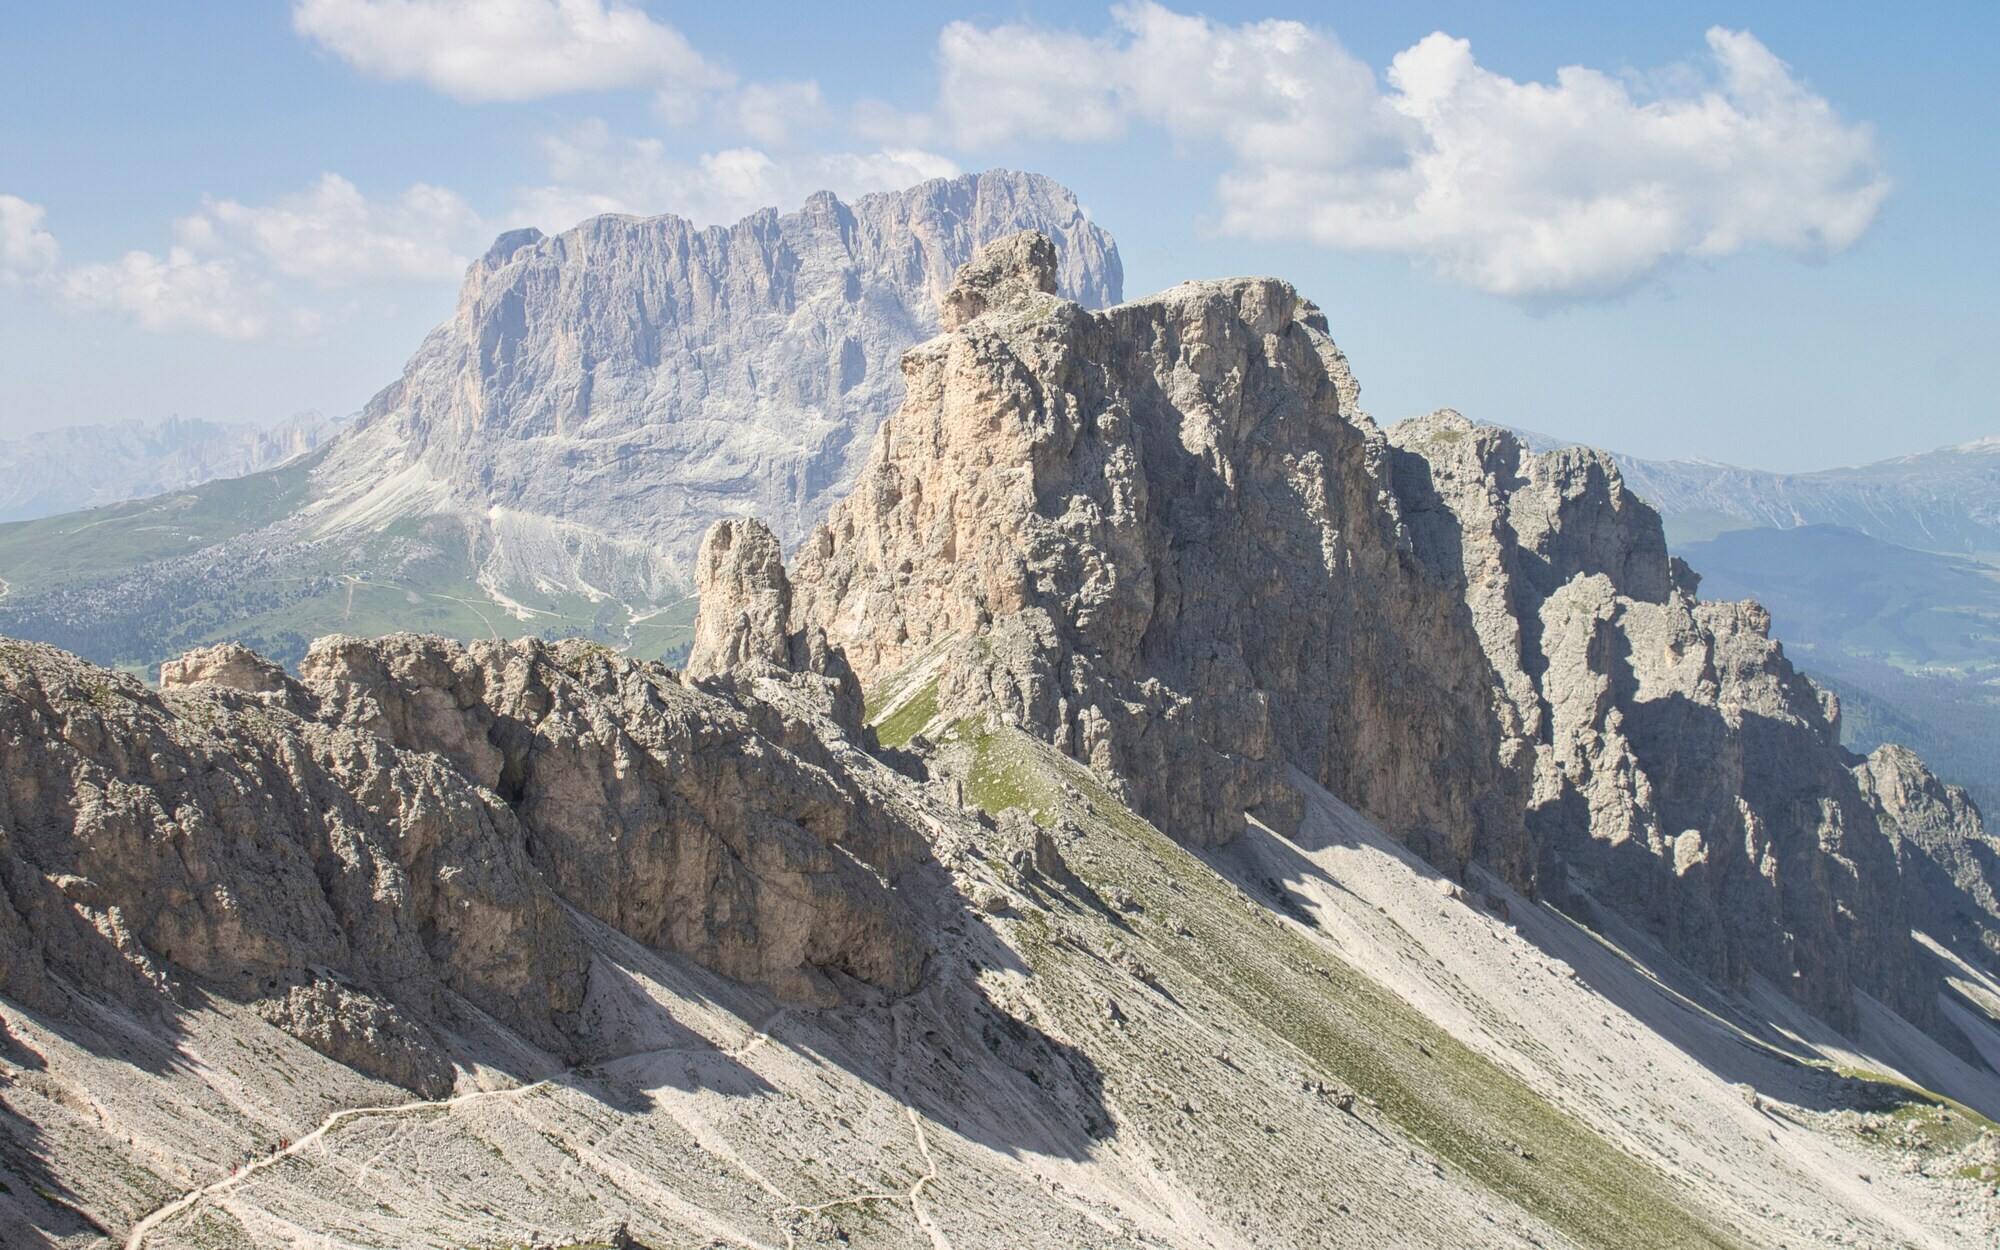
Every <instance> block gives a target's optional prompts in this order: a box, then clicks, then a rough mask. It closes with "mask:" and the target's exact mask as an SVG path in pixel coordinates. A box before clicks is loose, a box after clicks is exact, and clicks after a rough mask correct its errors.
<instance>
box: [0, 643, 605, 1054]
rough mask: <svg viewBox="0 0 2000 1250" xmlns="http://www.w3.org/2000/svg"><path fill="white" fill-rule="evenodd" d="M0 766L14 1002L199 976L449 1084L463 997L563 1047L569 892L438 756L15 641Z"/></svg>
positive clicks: (144, 987) (510, 820) (1, 711)
mask: <svg viewBox="0 0 2000 1250" xmlns="http://www.w3.org/2000/svg"><path fill="white" fill-rule="evenodd" d="M0 779H3V780H0V880H4V884H5V888H6V902H7V906H5V907H0V947H4V950H0V970H4V971H0V986H3V987H4V990H5V992H6V994H7V995H8V996H9V997H10V998H14V999H16V1000H18V1001H26V1002H29V1003H40V1004H52V1003H53V1002H54V1001H55V1000H56V996H55V994H54V993H53V990H52V986H51V980H50V979H51V978H52V977H53V978H59V979H61V980H63V981H65V982H67V983H69V984H72V985H77V986H82V987H87V988H88V989H89V990H90V991H91V992H93V993H98V994H104V995H109V996H112V997H115V998H118V999H121V1000H123V1001H124V1002H126V1003H127V1004H128V1005H130V1006H133V1007H135V1008H143V1006H144V1004H145V1003H146V1001H147V1000H148V999H149V998H150V997H151V996H152V995H154V994H158V993H169V994H171V993H174V992H177V990H178V988H179V987H180V986H182V985H183V984H200V985H203V986H207V987H210V988H211V989H212V990H213V991H214V992H217V993H221V994H224V995H227V996H231V997H235V998H238V999H240V1000H243V1001H251V1002H265V1003H270V1004H272V1008H271V1011H270V1016H271V1018H272V1019H273V1020H274V1022H276V1023H279V1024H281V1025H282V1026H283V1027H286V1028H288V1029H290V1030H292V1031H293V1032H295V1033H296V1034H297V1035H298V1036H299V1037H300V1038H301V1039H302V1040H305V1041H307V1042H308V1043H309V1044H314V1045H318V1046H321V1047H323V1048H325V1049H326V1050H327V1052H328V1053H329V1054H332V1055H334V1056H335V1057H336V1058H341V1059H342V1060H343V1061H344V1062H350V1063H351V1064H352V1065H353V1066H355V1067H357V1068H359V1069H360V1070H362V1071H365V1072H369V1073H371V1074H373V1075H377V1076H382V1077H385V1078H387V1079H392V1080H398V1081H401V1082H403V1083H406V1084H408V1085H410V1086H411V1088H414V1089H417V1090H421V1091H434V1090H435V1089H437V1088H438V1086H439V1083H440V1081H442V1082H443V1084H445V1085H447V1086H448V1084H449V1081H448V1080H445V1079H444V1077H443V1076H442V1075H441V1073H442V1072H443V1071H445V1070H447V1068H448V1065H443V1064H442V1063H441V1061H440V1060H439V1058H438V1056H439V1055H440V1054H441V1053H443V1050H444V1047H445V1043H444V1041H443V1035H445V1034H448V1033H449V1032H451V1031H452V1030H453V1029H454V1028H457V1027H462V1026H463V1027H469V1026H470V1025H469V1017H468V1010H467V1006H461V1005H460V1004H461V1003H463V1004H466V1005H469V1007H470V1008H473V1009H476V1010H477V1011H479V1012H483V1013H485V1014H486V1015H488V1016H491V1017H492V1018H494V1019H497V1020H499V1021H501V1022H503V1023H504V1024H506V1025H507V1026H509V1027H511V1028H513V1029H515V1030H516V1031H517V1032H518V1033H519V1034H520V1035H521V1036H523V1037H525V1038H527V1039H529V1040H531V1041H532V1042H534V1043H535V1044H537V1045H539V1046H542V1047H544V1048H545V1049H548V1050H550V1051H553V1052H556V1053H559V1054H560V1053H564V1052H566V1051H567V1050H568V1044H567V1040H566V1038H565V1033H564V1031H565V1027H566V1025H565V1022H566V1020H567V1019H568V1018H569V1016H570V1014H571V1013H572V1012H574V1010H575V1009H576V1007H577V1004H578V1002H579V1001H580V994H581V978H582V974H583V959H582V955H581V953H580V951H579V948H578V947H577V945H576V944H575V942H574V940H573V938H572V936H571V934H570V931H569V925H568V922H567V920H566V919H565V917H564V915H563V912H562V908H561V906H560V904H559V903H558V901H557V900H556V898H555V897H554V896H553V895H551V894H550V893H549V892H548V891H547V889H546V888H544V887H543V886H542V885H541V883H540V881H539V880H538V878H537V876H536V874H535V872H534V869H533V866H532V864H531V861H530V857H529V853H528V846H527V840H526V837H525V834H524V831H523V830H522V828H521V824H520V822H519V821H518V820H516V819H515V817H514V814H513V813H512V812H511V811H509V810H508V809H507V807H506V806H505V805H504V804H503V803H501V802H500V801H499V800H498V799H497V798H495V797H494V796H493V795H492V794H491V793H489V792H487V791H484V790H482V789H480V788H479V787H477V786H475V785H473V784H472V783H471V782H470V781H468V780H467V779H466V778H465V777H463V776H461V775H460V774H459V773H458V772H457V771H456V770H454V769H453V768H452V767H451V766H450V765H449V764H448V763H447V762H446V761H445V760H444V759H442V758H440V757H438V756H434V755H428V754H424V753H420V752H409V751H403V750H399V749H397V748H396V747H394V746H392V745H391V744H389V743H387V742H385V741H383V740H382V739H381V738H379V737H377V736H375V735H374V734H370V733H366V732H361V731H357V730H354V729H349V728H342V727H337V726H332V725H326V724H320V723H315V722H312V721H307V720H303V719H301V718H299V717H297V716H295V715H292V714H291V713H289V712H285V711H282V710H279V709H276V708H273V707H271V706H269V705H267V704H266V703H264V702H262V701H260V700H259V699H257V698H255V697H251V696H244V695H242V694H241V693H239V692H237V691H235V690H232V689H229V688H227V687H224V686H214V685H204V686H201V687H198V688H192V689H183V690H179V691H174V692H170V693H167V694H165V695H157V694H153V693H152V692H150V691H148V690H147V689H146V688H145V687H144V686H142V685H140V684H138V683H137V682H135V681H133V680H131V679H130V678H126V677H122V676H118V675H115V674H112V673H109V672H106V671H105V670H102V669H97V668H94V667H92V666H90V665H87V664H84V663H82V662H81V661H78V660H76V659H74V658H73V657H70V656H66V655H64V654H62V653H61V652H58V651H55V650H54V649H53V648H48V647H41V646H34V645H27V644H19V643H8V644H5V648H4V653H0ZM447 869H448V870H447ZM350 986H351V987H353V988H352V989H349V988H347V987H350ZM364 1003H365V1005H366V1009H365V1011H364V1010H357V1008H358V1007H359V1006H361V1005H362V1004H364ZM357 1031H359V1032H363V1033H372V1034H375V1035H378V1036H389V1037H393V1038H395V1039H396V1043H395V1044H393V1045H372V1044H371V1045H353V1044H351V1039H352V1037H353V1035H354V1034H355V1033H356V1032H357Z"/></svg>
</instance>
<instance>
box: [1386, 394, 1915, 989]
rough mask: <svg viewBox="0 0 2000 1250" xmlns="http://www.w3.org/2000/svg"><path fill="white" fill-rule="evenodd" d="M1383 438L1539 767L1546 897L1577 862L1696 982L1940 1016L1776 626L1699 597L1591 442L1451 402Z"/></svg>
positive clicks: (1893, 871)
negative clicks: (1751, 983)
mask: <svg viewBox="0 0 2000 1250" xmlns="http://www.w3.org/2000/svg"><path fill="white" fill-rule="evenodd" d="M1389 437H1390V440H1391V441H1392V442H1393V443H1394V444H1395V446H1396V449H1397V450H1396V454H1395V457H1394V465H1395V484H1396V491H1397V496H1398V498H1399V500H1400V501H1401V503H1402V506H1403V510H1404V513H1405V515H1406V516H1407V517H1408V518H1409V522H1410V528H1411V533H1412V536H1413V539H1414V549H1415V551H1416V553H1417V554H1418V556H1419V557H1420V558H1421V559H1422V560H1423V562H1424V564H1425V566H1426V567H1427V568H1428V569H1429V571H1430V573H1431V575H1432V576H1434V577H1437V578H1439V579H1443V580H1447V581H1453V582H1456V583H1457V584H1458V585H1459V586H1461V587H1462V588H1463V590H1462V593H1463V594H1464V597H1465V600H1466V602H1467V604H1468V605H1469V607H1470V608H1471V623H1472V626H1473V629H1474V632H1475V633H1476V634H1477V636H1478V640H1479V645H1480V646H1481V648H1482V650H1483V651H1484V653H1485V655H1486V657H1487V662H1488V664H1489V665H1490V666H1491V669H1492V673H1493V686H1494V694H1495V699H1494V703H1495V706H1496V708H1497V709H1499V711H1500V719H1501V723H1502V727H1503V731H1504V733H1505V737H1506V742H1505V745H1504V746H1503V748H1502V749H1503V752H1504V754H1505V755H1506V756H1507V757H1508V758H1510V759H1513V760H1519V761H1524V762H1529V761H1531V764H1530V770H1531V774H1532V778H1533V781H1532V789H1531V793H1530V797H1529V801H1528V805H1527V810H1526V816H1527V824H1528V827H1529V830H1530V834H1531V837H1532V839H1533V843H1534V847H1535V856H1536V858H1537V860H1538V861H1539V862H1540V863H1541V864H1542V872H1541V873H1540V874H1539V880H1540V881H1541V882H1542V884H1543V885H1544V887H1545V888H1548V889H1551V890H1553V891H1555V892H1556V893H1558V894H1560V893H1562V892H1563V891H1564V890H1565V889H1566V888H1567V887H1568V885H1569V883H1570V881H1571V878H1572V876H1574V877H1575V878H1576V879H1577V881H1578V883H1579V884H1581V885H1585V886H1587V887H1588V888H1589V890H1590V891H1591V893H1592V894H1593V896H1595V897H1596V898H1598V899H1599V901H1601V902H1607V903H1610V904H1611V905H1612V906H1614V907H1616V908H1618V909H1620V910H1622V911H1625V912H1627V913H1629V914H1632V915H1634V916H1636V917H1639V918H1641V919H1643V920H1644V921H1646V922H1647V923H1648V924H1650V925H1651V926H1653V927H1655V928H1657V929H1658V930H1660V931H1661V932H1663V933H1664V934H1665V935H1666V936H1667V937H1668V939H1669V945H1670V946H1671V948H1672V949H1674V950H1675V951H1676V952H1677V953H1679V954H1680V955H1681V956H1682V957H1683V958H1684V959H1686V960H1687V961H1688V962H1690V963H1692V964H1694V965H1695V966H1696V967H1698V968H1700V969H1701V970H1702V971H1703V972H1704V973H1706V974H1708V975H1710V976H1712V977H1715V978H1717V979H1719V980H1722V981H1724V982H1725V983H1732V984H1741V983H1742V982H1743V981H1744V979H1745V978H1746V977H1747V976H1748V975H1749V974H1750V973H1751V972H1753V971H1755V972H1758V973H1761V974H1763V975H1765V976H1767V977H1769V978H1771V979H1772V980H1773V981H1775V982H1777V983H1778V984H1781V985H1787V986H1791V987H1792V988H1793V990H1794V992H1796V993H1797V994H1798V995H1799V996H1800V997H1801V998H1802V999H1803V1000H1804V1001H1806V1002H1807V1003H1808V1005H1810V1006H1812V1007H1813V1008H1814V1009H1815V1010H1816V1011H1819V1012H1820V1013H1822V1014H1824V1015H1826V1016H1827V1017H1828V1018H1830V1019H1833V1020H1836V1021H1838V1022H1841V1023H1843V1024H1851V1023H1852V1020H1853V1015H1852V1012H1853V1006H1852V1003H1853V996H1852V993H1851V991H1852V990H1853V989H1856V988H1865V989H1867V990H1869V991H1870V992H1872V993H1875V994H1877V995H1878V996H1881V997H1883V998H1885V999H1887V1000H1889V1001H1892V1002H1895V1003H1897V1004H1898V1005H1899V1007H1901V1008H1902V1009H1904V1010H1905V1011H1906V1012H1908V1013H1909V1014H1911V1015H1912V1016H1913V1018H1917V1019H1920V1020H1927V1019H1929V1018H1930V1015H1931V1011H1932V1008H1931V1006H1930V1003H1929V991H1928V989H1927V988H1926V987H1925V984H1924V978H1922V977H1919V976H1915V975H1912V972H1911V968H1912V959H1913V958H1914V955H1913V952H1912V951H1911V948H1910V945H1909V942H1908V939H1907V934H1908V928H1909V926H1908V923H1907V912H1906V910H1905V907H1904V903H1903V900H1902V898H1901V895H1900V893H1899V891H1898V890H1897V889H1896V886H1895V882H1896V880H1897V865H1896V855H1895V852H1894V849H1893V847H1892V846H1891V844H1890V842H1889V841H1888V840H1887V839H1885V838H1884V837H1883V836H1882V833H1881V831H1880V829H1879V828H1878V826H1877V822H1876V819H1875V813H1874V809H1873V807H1872V806H1871V804H1870V803H1869V802H1868V800H1867V798H1866V796H1865V795H1864V794H1863V793H1862V792H1861V790H1860V788H1859V787H1857V786H1856V784H1855V783H1854V780H1853V778H1852V777H1851V776H1850V774H1849V771H1848V757H1847V755H1846V753H1845V752H1844V751H1842V750H1841V748H1840V745H1839V730H1838V726H1837V723H1836V721H1835V719H1834V716H1833V714H1832V708H1831V705H1830V704H1827V703H1824V702H1823V701H1822V699H1821V696H1820V693H1819V692H1818V691H1817V690H1816V689H1814V688H1813V686H1812V685H1811V683H1810V682H1808V681H1807V680H1806V679H1805V678H1803V677H1802V676H1800V675H1799V674H1798V673H1797V671H1796V670H1794V669H1793V668H1792V666H1791V664H1790V663H1789V662H1788V661H1786V659H1785V657H1784V654H1783V651H1782V650H1781V649H1780V647H1779V646H1778V645H1777V644H1776V643H1775V642H1774V641H1773V640H1772V639H1771V638H1770V636H1769V635H1770V618H1769V616H1768V615H1766V614H1765V613H1764V611H1763V610H1762V609H1761V608H1759V607H1757V606H1756V605H1755V604H1749V603H1735V604H1731V603H1703V602H1700V601H1698V600H1697V599H1696V598H1695V597H1694V587H1695V584H1696V580H1695V578H1694V577H1693V576H1692V573H1691V572H1690V571H1689V570H1687V569H1686V567H1685V566H1684V565H1681V564H1680V563H1679V562H1678V561H1670V560H1669V558H1668V556H1667V551H1666V544H1665V542H1664V539H1663V535H1662V531H1661V527H1660V521H1659V517H1658V515H1657V514H1656V513H1655V512H1654V511H1653V509H1652V508H1651V507H1650V506H1648V505H1647V504H1646V503H1645V502H1644V501H1642V500H1640V499H1638V498H1637V497H1636V496H1635V495H1633V494H1632V493H1631V492H1630V491H1629V490H1627V489H1625V487H1624V485H1623V483H1622V482H1621V481H1620V478H1619V473H1618V470H1617V468H1616V466H1615V464H1614V463H1613V462H1612V459H1611V457H1609V456H1607V455H1604V454H1603V453H1600V452H1594V451H1590V450H1587V449H1582V448H1564V449H1561V450H1557V451H1552V452H1548V453H1545V454H1542V455H1535V454H1533V453H1531V452H1529V451H1528V450H1527V449H1526V448H1525V447H1523V446H1522V444H1521V443H1520V441H1519V440H1518V439H1517V438H1516V437H1515V436H1514V435H1513V434H1512V433H1510V432H1508V431H1505V430H1500V429H1496V428H1493V427H1485V426H1475V425H1473V424H1472V423H1471V422H1468V421H1466V420H1465V419H1464V418H1463V417H1460V416H1458V414H1456V413H1449V412H1446V413H1438V414H1434V415H1432V416H1430V417H1426V418H1423V419H1421V420H1417V421H1407V422H1404V423H1402V424H1400V425H1398V426H1396V427H1394V428H1393V429H1392V430H1390V432H1389Z"/></svg>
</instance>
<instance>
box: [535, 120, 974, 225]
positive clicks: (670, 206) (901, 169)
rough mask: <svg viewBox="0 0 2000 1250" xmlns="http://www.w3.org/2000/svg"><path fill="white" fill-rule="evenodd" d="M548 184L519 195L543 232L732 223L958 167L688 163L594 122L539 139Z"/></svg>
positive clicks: (911, 159) (871, 157)
mask: <svg viewBox="0 0 2000 1250" xmlns="http://www.w3.org/2000/svg"><path fill="white" fill-rule="evenodd" d="M542 152H543V156H544V158H545V159H546V160H547V162H548V172H549V179H550V181H549V182H548V183H547V184H545V185H542V186H538V187H531V188H527V189H525V190H523V191H522V192H520V193H519V194H518V195H517V197H516V198H517V206H516V207H517V216H518V217H519V218H520V219H523V220H526V221H531V222H533V223H535V224H536V225H539V226H541V227H542V228H543V229H544V230H550V231H557V230H566V229H568V228H569V227H570V226H573V225H575V224H576V223H577V222H579V221H581V220H583V219H584V218H586V217H591V216H595V215H597V214H599V213H633V214H636V215H640V216H650V215H652V214H656V213H678V214H680V215H681V216H683V217H686V218H688V219H689V220H691V221H695V222H697V223H700V224H704V225H706V224H713V223H723V224H727V223H731V222H735V221H737V220H740V219H741V218H743V217H745V216H747V215H749V214H750V213H753V212H755V211H757V210H758V209H760V208H767V207H772V206H777V207H780V208H785V209H789V208H792V207H795V206H796V205H798V204H799V203H801V202H802V201H803V200H804V199H805V198H806V197H807V196H808V195H811V194H812V193H813V192H815V191H832V192H834V193H835V194H836V195H839V196H841V197H842V198H851V197H853V196H855V195H860V194H864V193H866V192H869V191H882V190H888V189H891V188H900V187H907V186H910V185H913V184H915V183H919V182H923V181H925V180H926V179H930V178H948V177H952V176H955V175H957V174H958V173H959V172H960V170H959V168H958V166H957V165H956V164H954V163H953V162H952V161H950V160H949V159H948V158H946V157H943V156H939V155H937V154H936V153H933V152H926V151H922V150H920V149H916V148H888V147H885V148H883V149H881V150H879V151H875V152H867V153H856V152H815V153H804V154H797V155H785V156H776V157H774V156H772V155H771V154H769V153H768V152H765V151H764V150H763V149H761V148H754V147H741V148H730V149H727V150H724V151H719V152H709V153H704V154H702V155H700V156H698V157H696V158H694V159H693V160H681V159H677V158H675V157H673V156H671V155H669V154H668V152H667V150H666V147H665V145H664V144H663V143H661V142H660V141H659V140H658V139H633V138H628V137H625V136H622V135H618V134H616V133H614V132H613V131H612V130H611V128H610V127H609V126H607V125H605V124H604V122H602V121H599V120H596V119H592V120H590V121H588V122H585V123H582V124H580V125H578V126H575V127H573V128H571V129H570V130H568V131H566V132H563V133H560V134H551V135H547V136H544V138H543V140H542Z"/></svg>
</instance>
